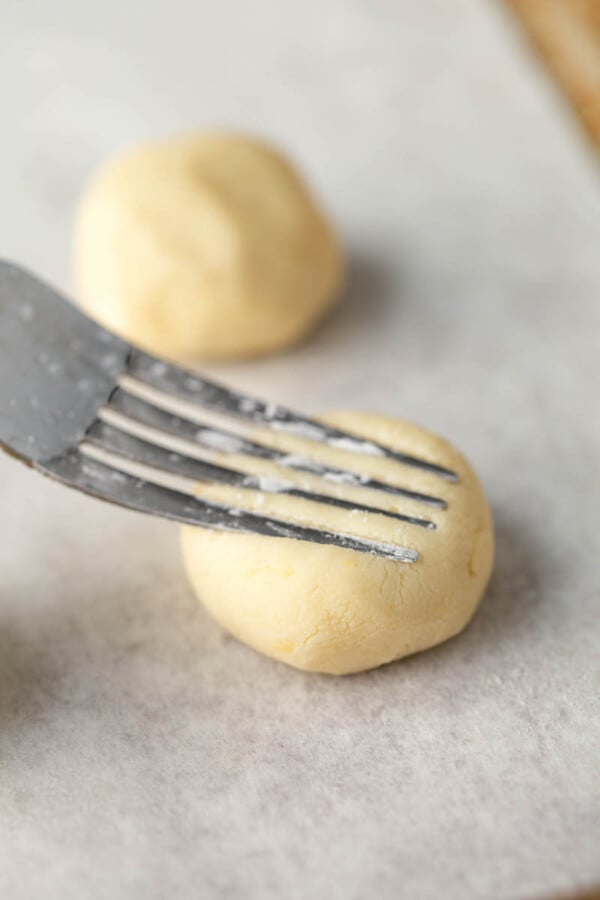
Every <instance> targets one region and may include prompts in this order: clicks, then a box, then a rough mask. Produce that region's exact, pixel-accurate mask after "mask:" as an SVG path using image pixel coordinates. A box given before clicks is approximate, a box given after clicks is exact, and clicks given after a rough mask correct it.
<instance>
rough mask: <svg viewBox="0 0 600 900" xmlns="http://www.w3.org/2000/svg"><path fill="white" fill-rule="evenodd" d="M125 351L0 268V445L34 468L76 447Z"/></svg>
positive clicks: (15, 272)
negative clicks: (35, 464) (34, 465)
mask: <svg viewBox="0 0 600 900" xmlns="http://www.w3.org/2000/svg"><path fill="white" fill-rule="evenodd" d="M129 349H130V348H129V345H128V344H126V343H125V341H122V340H120V338H118V337H116V336H115V335H114V334H112V333H111V332H109V331H106V330H105V329H104V328H101V327H100V326H99V325H97V324H96V323H95V322H92V320H91V319H89V318H88V317H87V316H84V315H83V314H82V313H80V312H79V310H77V309H76V308H75V307H74V306H72V305H71V304H70V303H69V302H67V301H66V300H65V298H64V297H62V296H61V295H60V294H59V293H58V292H57V291H54V290H53V289H52V288H51V287H49V286H48V285H46V284H44V283H42V282H41V281H40V280H39V279H37V278H35V277H34V276H33V275H30V274H29V273H28V272H26V271H25V270H24V269H22V268H20V267H19V266H15V265H13V264H12V263H8V262H2V261H0V443H1V444H2V445H3V446H4V447H5V448H7V449H8V450H9V451H11V452H13V453H16V454H18V455H19V456H21V457H23V458H24V459H25V460H29V461H31V462H43V461H44V460H48V459H51V458H52V457H54V456H56V455H58V454H61V453H63V452H64V451H65V450H66V449H67V448H68V447H72V446H73V445H74V444H77V442H78V441H79V440H80V439H81V438H82V436H83V433H84V432H85V430H86V428H87V427H88V425H89V424H90V423H91V422H92V421H93V420H94V418H95V415H96V410H97V408H98V406H100V405H101V404H102V403H104V402H105V401H106V400H107V399H108V397H109V395H110V392H111V390H112V389H113V388H114V384H115V379H116V378H117V376H118V375H119V374H120V373H121V372H123V371H124V369H125V363H126V359H127V355H128V353H129Z"/></svg>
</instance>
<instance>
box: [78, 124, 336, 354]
mask: <svg viewBox="0 0 600 900" xmlns="http://www.w3.org/2000/svg"><path fill="white" fill-rule="evenodd" d="M342 270H343V264H342V254H341V251H340V248H339V245H338V242H337V239H336V236H335V234H334V232H333V229H332V227H331V226H330V225H329V224H328V222H327V220H326V218H325V216H324V214H323V213H322V212H321V210H320V209H319V207H318V205H317V203H316V202H315V200H314V199H313V197H312V196H311V194H310V193H309V191H308V189H307V187H306V185H305V184H304V183H303V180H302V178H301V177H300V175H299V173H298V172H297V171H296V170H295V169H294V168H293V167H292V165H291V164H290V163H289V162H288V161H287V160H286V159H285V158H284V157H283V156H281V155H280V154H279V153H278V152H277V151H275V150H274V149H273V148H272V147H270V146H268V145H266V144H264V143H261V142H260V141H257V140H251V139H249V138H247V137H244V136H241V135H238V134H227V133H199V134H196V135H192V136H188V137H181V138H175V139H171V140H167V141H164V142H162V143H156V144H149V145H147V146H142V147H139V148H137V149H134V150H132V151H131V152H129V153H127V154H125V155H124V156H121V157H120V158H117V159H115V160H114V161H113V162H111V163H109V164H108V165H107V166H105V167H104V168H103V169H102V170H101V171H100V172H99V173H98V174H97V176H96V177H95V178H94V179H93V181H92V183H91V184H90V186H89V188H88V189H87V191H86V192H85V194H84V197H83V200H82V203H81V207H80V211H79V216H78V222H77V234H76V279H77V287H78V292H77V295H78V299H79V302H80V303H81V305H82V306H83V307H84V308H85V309H86V310H87V311H88V312H89V313H90V314H91V315H92V316H94V317H95V318H97V319H98V320H99V321H100V322H102V323H103V324H105V325H107V326H108V327H109V328H111V329H113V330H114V331H116V332H118V333H119V334H121V335H123V336H124V337H126V338H128V339H130V340H132V341H133V342H135V343H138V344H140V345H142V346H143V347H145V348H146V349H148V350H150V351H152V352H154V353H156V354H157V355H159V356H167V357H171V358H174V359H182V360H185V359H194V358H200V357H205V358H210V357H216V358H218V357H240V356H251V355H256V354H261V353H267V352H270V351H274V350H278V349H280V348H282V347H285V346H287V345H288V344H291V343H293V342H295V341H297V340H299V339H300V338H302V337H303V336H304V335H305V334H306V333H307V332H309V331H310V330H311V329H312V328H313V326H314V325H315V324H316V323H317V322H318V320H319V319H320V318H321V317H322V316H323V314H324V313H325V312H326V311H327V309H329V307H330V306H331V305H332V303H333V302H334V301H335V299H336V297H337V295H338V293H339V289H340V286H341V283H342V274H343V271H342Z"/></svg>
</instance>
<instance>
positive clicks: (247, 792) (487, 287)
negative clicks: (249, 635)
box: [0, 0, 600, 900]
mask: <svg viewBox="0 0 600 900" xmlns="http://www.w3.org/2000/svg"><path fill="white" fill-rule="evenodd" d="M542 6H544V4H540V3H538V4H537V7H538V8H541V7H542ZM515 7H520V8H521V11H522V9H523V8H524V7H525V4H522V3H517V2H515V3H514V4H510V5H509V4H503V3H501V2H497V0H421V2H418V3H416V2H413V0H380V2H378V3H373V2H368V0H303V2H302V3H295V2H292V0H286V2H281V0H279V2H277V0H255V2H252V3H240V2H234V0H219V2H218V3H210V2H204V0H200V2H192V0H170V2H159V0H145V2H141V0H130V2H128V3H126V4H123V3H117V2H115V0H104V2H103V3H98V4H92V3H81V2H76V0H54V2H52V3H48V2H47V0H37V2H36V0H2V2H1V3H0V95H1V99H2V102H1V114H2V120H1V121H2V124H1V140H0V254H1V255H2V257H5V258H9V259H14V260H15V261H18V262H21V263H23V264H26V265H27V266H28V267H30V268H32V269H33V270H34V271H37V272H38V273H40V274H41V275H43V276H45V277H46V278H47V279H49V280H50V281H52V282H53V283H55V284H57V285H59V286H61V287H62V288H64V289H66V290H68V289H70V288H71V286H72V262H71V247H72V229H73V220H74V214H75V209H76V206H77V202H78V198H79V196H80V193H81V190H82V188H83V185H84V183H85V182H86V180H87V179H88V178H89V176H90V175H91V173H92V172H93V171H94V170H95V169H96V168H97V167H98V166H99V165H100V164H101V163H102V162H103V161H104V160H105V159H106V158H107V157H109V156H111V155H114V154H115V153H117V152H119V151H121V150H123V149H125V148H126V147H128V146H129V145H130V144H132V143H135V142H138V141H142V140H144V139H149V138H154V137H162V136H164V135H168V134H170V133H177V132H180V131H188V130H191V129H194V128H198V127H203V126H211V125H218V126H227V127H234V128H241V129H246V130H249V131H251V132H254V133H256V134H257V135H259V136H262V137H266V138H269V139H272V140H274V141H275V142H276V143H277V144H279V145H280V146H281V147H282V148H283V149H284V150H285V151H287V152H288V153H289V154H290V155H291V157H292V159H294V160H295V161H296V162H297V163H298V164H299V166H300V167H301V169H303V170H304V172H305V173H306V174H307V176H308V178H309V181H310V182H311V183H312V185H313V186H314V188H315V189H316V192H317V194H318V196H319V197H320V199H321V200H322V202H323V204H324V206H325V208H326V209H327V210H328V211H329V212H330V214H331V216H332V218H333V220H334V222H335V223H336V224H337V227H338V229H339V230H340V232H341V234H342V236H343V239H344V242H345V245H346V247H347V250H348V254H349V261H350V277H349V282H348V286H347V289H346V293H345V296H344V298H343V301H342V303H341V304H340V306H339V308H338V309H337V310H336V311H335V312H334V313H333V314H332V315H331V316H330V318H329V319H328V320H327V321H326V323H325V324H324V326H323V327H322V328H321V329H320V330H319V331H318V332H317V333H316V334H315V335H314V337H312V338H311V339H310V340H309V341H307V342H306V343H304V344H302V345H300V346H299V347H297V348H295V349H293V350H292V351H290V352H289V353H286V354H284V355H281V356H278V357H273V358H270V359H264V360H259V361H255V362H252V363H251V364H248V363H237V364H234V363H229V364H220V365H217V364H213V365H211V366H206V367H204V368H205V370H206V371H207V372H211V373H212V374H217V375H218V376H219V377H221V378H223V379H225V380H228V381H230V382H231V383H232V384H234V385H237V386H240V387H243V388H246V389H248V390H252V391H255V392H259V393H261V394H264V395H267V396H268V397H270V398H271V399H274V400H279V401H283V402H286V403H289V404H291V405H294V406H298V407H300V408H303V409H305V410H306V411H308V412H315V413H317V412H320V411H323V410H326V409H335V408H340V407H345V408H348V407H349V408H356V409H361V408H364V409H372V410H376V411H379V412H383V413H388V414H391V415H397V416H402V417H406V418H408V419H414V420H416V421H418V422H420V423H422V424H424V425H426V426H428V427H431V428H432V429H434V430H436V431H439V432H440V433H442V434H445V435H447V436H448V437H449V438H450V439H452V440H453V441H455V442H456V443H457V444H458V446H460V447H461V448H463V449H464V451H465V452H466V453H467V455H468V456H469V457H470V458H471V459H472V461H473V462H474V464H475V467H476V468H477V469H478V471H479V472H480V474H481V476H482V479H483V482H484V484H485V486H486V489H487V491H488V493H489V496H490V499H491V502H492V505H493V507H494V510H495V514H496V518H497V529H498V563H497V571H496V575H495V577H494V581H493V583H492V586H491V589H490V591H489V593H488V596H487V597H486V599H485V600H484V603H483V606H482V610H481V613H480V614H479V615H478V617H477V619H476V620H475V622H474V624H473V626H472V627H471V628H470V629H469V631H468V632H467V633H466V634H465V635H464V636H463V637H461V638H460V639H459V640H457V641H455V642H451V644H450V645H448V646H447V647H442V648H439V649H437V650H434V651H432V652H430V653H428V654H425V655H424V656H423V657H419V658H418V659H414V660H409V661H408V662H407V663H406V664H405V665H403V667H402V669H400V668H399V667H398V666H392V667H387V669H385V670H381V671H378V672H374V673H370V674H369V675H368V676H364V677H361V678H356V679H349V680H346V681H344V682H340V681H335V680H330V679H326V678H320V677H311V676H304V675H300V674H299V673H294V672H291V670H285V669H284V668H283V667H279V666H276V665H274V664H273V663H271V662H269V661H267V660H264V659H262V658H259V657H257V656H256V655H255V654H253V653H252V652H251V651H249V650H247V649H246V648H244V647H241V646H240V645H237V644H235V643H234V642H232V641H229V640H228V639H226V638H224V637H222V635H221V632H220V631H219V629H218V628H217V626H215V625H214V624H213V623H211V622H209V620H208V618H207V617H206V616H205V615H204V614H203V613H202V611H200V610H199V609H197V608H196V606H195V604H194V601H193V600H192V599H191V597H190V594H189V589H188V588H187V586H186V585H185V583H184V581H183V577H182V576H181V574H180V569H179V562H178V558H177V540H176V534H174V532H173V530H172V529H171V528H170V526H168V525H166V524H165V523H159V522H152V521H147V520H141V519H139V518H137V517H135V516H130V515H128V514H127V513H124V512H120V511H117V510H113V509H108V508H106V507H104V506H102V505H99V504H96V506H94V505H93V504H91V503H89V502H88V501H87V500H86V499H85V498H79V497H76V496H74V495H72V494H69V493H68V492H63V491H61V490H60V489H59V488H56V487H55V486H54V485H49V484H46V483H43V484H40V483H39V480H36V481H35V482H34V481H33V480H32V479H33V476H31V475H30V473H28V472H27V471H26V470H24V469H23V470H21V469H20V468H17V467H16V464H15V463H13V462H12V461H8V460H2V461H1V466H0V477H1V480H2V497H3V506H4V509H5V514H6V518H5V523H4V525H3V528H5V529H6V531H5V535H4V540H3V542H2V547H0V571H1V572H2V575H1V577H0V581H1V582H2V584H3V586H4V587H3V597H4V599H3V604H2V610H1V612H0V676H1V678H0V749H2V752H3V756H2V768H1V770H0V771H1V773H2V774H1V776H0V791H1V794H0V796H2V798H3V799H2V807H3V814H2V820H3V821H2V822H0V835H1V837H2V840H1V841H0V860H1V861H2V868H1V869H0V885H4V892H5V894H6V896H10V897H12V898H15V900H21V898H30V897H31V898H33V897H49V898H55V897H56V898H59V897H60V898H61V900H64V898H65V897H75V896H78V897H83V896H85V897H90V898H94V900H95V898H98V900H100V898H107V897H110V898H113V897H140V898H141V897H145V898H149V897H151V898H160V897H167V896H179V897H190V898H191V897H197V896H198V895H199V893H202V895H203V896H215V897H238V896H244V897H247V898H254V897H256V898H263V897H267V898H271V897H273V898H275V897H283V896H285V897H287V898H290V900H295V898H305V897H317V898H320V897H323V898H325V897H327V898H342V897H345V898H347V897H356V898H357V900H358V898H363V897H375V896H378V897H381V898H392V897H393V898H397V897H407V898H408V897H411V898H435V897H440V896H442V895H443V896H445V897H448V898H450V897H461V898H463V900H467V898H473V900H482V898H490V900H492V898H498V897H507V898H508V897H514V898H517V897H541V896H551V895H553V896H555V895H556V894H557V893H559V892H562V893H565V892H567V893H569V892H571V893H572V892H573V891H574V890H576V889H578V888H585V887H586V886H589V885H591V884H593V883H594V882H597V881H598V879H600V867H599V861H598V853H597V850H598V841H597V837H598V825H599V813H600V797H599V796H598V787H599V782H600V777H599V776H600V773H599V771H598V758H597V737H598V734H597V732H598V717H597V712H598V705H597V699H598V698H597V685H596V687H594V683H595V682H594V679H595V678H596V675H597V673H598V653H597V651H598V646H597V638H596V635H595V628H594V623H595V621H596V613H597V590H598V567H597V565H598V564H597V559H598V556H597V552H598V549H599V548H598V537H597V524H596V522H597V496H596V495H597V488H598V481H597V460H598V450H599V448H600V434H599V428H600V416H599V415H598V384H599V377H600V364H599V354H598V344H599V340H598V339H599V336H600V305H599V302H598V298H599V294H600V250H599V248H600V192H599V190H598V168H597V158H596V151H595V150H594V147H593V141H592V140H590V139H589V137H588V136H585V135H584V130H583V129H582V128H581V126H580V123H579V121H578V119H577V117H576V115H575V113H573V112H572V110H571V109H569V107H568V105H567V103H566V101H565V99H564V96H563V95H561V93H560V91H559V90H558V89H557V86H556V83H554V82H553V80H552V79H551V77H550V75H549V73H548V71H547V70H546V69H545V68H544V67H543V64H542V63H541V61H540V58H539V57H538V55H536V53H535V52H534V50H533V45H532V43H531V42H530V40H529V38H528V37H527V36H526V34H527V32H526V29H524V28H523V27H522V25H521V24H520V22H519V20H518V18H517V16H516V15H515ZM545 7H546V8H547V9H551V11H552V10H553V11H554V12H556V10H557V9H559V13H560V15H559V25H558V26H557V25H556V24H555V20H554V19H553V20H552V22H553V23H554V24H552V26H551V28H550V31H548V29H546V31H545V32H544V35H545V37H544V36H542V37H540V34H541V32H539V31H536V26H535V22H534V20H533V19H531V18H530V19H528V24H529V27H530V29H533V31H534V32H535V33H536V35H537V37H538V44H539V46H542V47H543V48H545V51H546V52H549V50H548V48H549V47H551V46H553V44H552V40H554V38H555V37H556V35H557V34H558V35H559V36H560V35H561V34H565V35H567V34H571V35H572V28H573V27H574V26H573V25H572V20H571V19H570V18H569V16H568V13H566V11H567V10H570V11H571V12H572V11H573V10H575V8H576V7H577V9H578V10H584V12H585V15H586V16H588V15H589V17H590V18H589V22H587V23H586V24H585V26H584V30H583V32H578V34H581V33H583V34H584V36H585V37H584V44H583V45H582V46H583V49H582V50H580V51H579V50H576V51H574V57H573V56H572V53H573V51H569V53H570V54H571V56H570V58H571V59H572V58H574V59H575V64H576V67H577V68H578V69H579V63H581V61H582V60H585V65H584V66H583V68H585V71H586V73H588V74H589V73H590V72H591V76H590V78H589V80H588V81H587V82H586V97H588V98H589V97H591V101H590V102H591V103H592V107H593V104H594V98H595V99H596V101H598V97H599V96H600V95H598V96H597V95H596V94H595V92H594V90H593V84H594V83H595V81H594V79H595V74H594V73H595V71H596V69H595V68H594V66H595V63H594V61H593V60H594V59H595V57H594V54H593V48H594V46H595V40H596V39H595V33H594V31H593V24H592V14H593V15H595V12H596V11H597V7H594V5H593V4H591V3H589V4H584V5H581V4H576V3H573V4H570V3H569V0H564V3H562V4H559V3H558V2H557V0H556V2H554V3H553V4H551V3H546V4H545ZM584 7H585V9H584ZM565 15H566V16H567V17H566V18H565V17H564V16H565ZM536 21H537V20H536ZM579 21H581V20H579ZM561 22H562V25H561V24H560V23H561ZM532 23H533V24H532ZM565 23H566V24H565ZM577 27H580V25H578V26H577ZM548 34H550V36H551V39H550V43H549V42H548V41H549V38H548ZM552 35H554V38H552ZM590 48H592V50H590ZM567 68H568V70H569V72H571V68H570V67H567ZM564 71H565V67H564V65H563V67H562V69H561V72H562V73H564ZM570 77H571V76H569V78H568V79H567V81H568V83H569V85H571V81H570V80H569V79H570ZM590 84H591V85H592V87H590ZM571 93H572V94H573V92H572V90H571ZM586 108H587V107H586ZM588 118H589V117H588ZM586 121H587V120H586ZM588 128H589V129H590V130H591V131H593V129H592V127H591V126H590V125H589V121H588ZM23 499H26V501H27V503H26V504H24V503H23ZM107 536H108V537H109V538H110V539H109V540H107ZM148 557H151V562H148ZM32 560H34V561H35V562H32ZM149 596H151V597H152V602H151V604H150V605H149V604H148V597H149ZM258 693H260V696H258V695H257V694H258ZM423 710H426V711H427V715H426V716H424V714H423ZM299 786H302V788H301V790H300V787H299ZM299 794H300V795H299ZM199 886H200V887H201V888H202V890H200V887H199Z"/></svg>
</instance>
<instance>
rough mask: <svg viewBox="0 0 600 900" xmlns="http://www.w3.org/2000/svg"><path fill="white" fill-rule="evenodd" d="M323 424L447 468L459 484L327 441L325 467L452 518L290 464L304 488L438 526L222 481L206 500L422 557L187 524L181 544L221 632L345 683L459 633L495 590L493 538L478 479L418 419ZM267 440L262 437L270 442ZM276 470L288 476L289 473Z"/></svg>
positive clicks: (300, 448) (310, 448)
mask: <svg viewBox="0 0 600 900" xmlns="http://www.w3.org/2000/svg"><path fill="white" fill-rule="evenodd" d="M326 421H328V422H330V423H331V424H332V425H335V426H337V427H340V428H343V429H347V430H349V431H352V432H353V433H355V434H359V435H363V436H364V437H366V438H368V439H371V440H374V441H378V442H380V443H382V444H386V445H388V446H390V447H393V448H396V449H397V450H401V451H403V452H405V453H409V454H414V455H417V456H420V457H421V458H423V459H426V460H429V461H430V462H433V463H437V464H439V465H442V466H446V467H447V468H449V469H452V470H453V471H455V472H456V473H457V474H458V476H459V479H460V480H459V482H457V483H451V482H448V481H444V480H443V479H441V478H439V477H438V476H436V475H433V474H431V473H428V472H425V471H420V470H418V469H415V468H412V467H408V466H406V465H401V464H399V463H396V462H394V461H391V460H388V459H382V458H381V457H375V456H367V455H356V454H352V453H348V452H347V451H343V450H336V449H333V448H330V447H325V446H322V445H320V446H319V447H318V458H319V460H320V461H322V462H325V463H328V464H330V465H332V466H335V467H338V468H351V469H352V470H354V471H356V472H360V473H361V474H364V475H369V476H370V477H372V478H377V479H380V480H382V481H385V482H387V483H391V484H395V485H397V486H398V487H406V488H409V489H411V490H413V491H419V492H421V493H425V494H429V495H431V494H433V495H437V496H438V497H441V498H442V499H444V500H445V501H446V503H447V509H439V508H434V507H432V506H425V505H424V504H423V503H422V502H421V501H417V500H411V499H408V498H405V497H399V496H394V495H392V494H385V493H381V492H378V491H374V490H367V489H365V488H361V487H350V486H348V485H347V484H340V485H331V484H326V483H324V482H323V481H322V480H320V479H319V478H317V477H316V476H312V478H313V479H314V481H311V476H308V475H305V474H304V473H298V472H296V473H295V474H294V473H293V470H291V469H286V472H285V477H286V478H288V479H290V478H292V477H295V478H297V479H300V483H301V484H303V486H305V487H307V488H308V489H311V488H312V489H313V490H315V489H316V490H321V491H326V492H329V493H332V492H333V493H336V494H337V495H338V496H341V497H343V498H345V499H348V500H355V501H359V502H363V503H368V504H369V505H375V506H379V507H381V506H383V507H384V508H387V509H389V510H391V511H394V512H401V513H406V514H408V515H411V516H417V517H420V516H426V518H428V519H429V520H431V521H433V522H434V523H435V526H436V527H435V529H428V528H423V527H420V526H419V525H414V524H410V523H408V522H404V521H399V520H398V519H393V518H389V517H385V516H382V515H379V514H377V513H369V512H359V511H358V510H351V511H349V510H347V509H340V508H339V507H333V506H331V505H325V504H321V503H315V502H313V501H308V500H304V499H299V498H296V497H290V496H284V495H281V494H280V495H276V494H261V493H258V492H255V493H254V494H253V493H252V492H250V491H243V490H239V489H234V488H227V487H224V486H223V485H220V486H219V485H204V486H200V485H198V488H197V493H198V495H199V496H200V497H204V498H206V499H208V500H212V501H217V502H222V503H226V504H230V505H232V506H234V507H235V506H238V507H243V508H245V509H251V510H253V511H256V512H258V513H260V514H262V515H268V516H273V517H275V518H279V519H284V520H286V521H295V522H300V523H302V524H306V525H311V526H313V527H317V528H322V529H330V530H333V531H340V532H345V533H347V534H353V535H356V536H360V537H366V538H373V539H375V540H380V541H384V542H388V543H394V544H399V545H400V546H404V547H410V548H412V549H414V550H417V551H418V552H419V554H420V556H419V559H418V560H417V562H415V563H404V562H398V561H395V560H390V559H385V558H383V557H381V556H372V555H370V554H368V553H361V552H356V551H353V550H347V549H343V548H340V547H333V546H324V545H322V544H311V543H307V542H305V541H296V540H290V539H287V538H272V537H261V536H259V535H248V534H239V533H238V534H236V533H233V532H229V533H228V532H224V531H221V532H218V531H212V532H211V531H205V530H203V529H201V528H193V527H184V528H183V530H182V547H183V557H184V562H185V566H186V569H187V573H188V576H189V578H190V581H191V584H192V586H193V588H194V590H195V591H196V593H197V595H198V597H199V598H200V599H201V601H202V602H203V603H204V605H205V606H206V607H207V609H208V610H209V612H210V613H211V614H212V615H213V616H214V618H215V619H217V621H218V622H220V623H221V625H223V627H224V628H226V629H227V630H228V631H230V632H231V633H232V634H234V635H235V636H236V637H238V638H239V639H240V640H242V641H244V642H245V643H247V644H249V645H250V646H251V647H254V648H255V649H256V650H259V651H260V652H261V653H265V654H266V655H267V656H272V657H274V658H275V659H278V660H281V661H282V662H286V663H288V664H289V665H292V666H295V667H297V668H299V669H307V670H311V671H315V672H327V673H332V674H338V675H340V674H347V673H351V672H360V671H362V670H364V669H370V668H373V667H374V666H379V665H381V664H382V663H387V662H390V661H391V660H394V659H399V658H400V657H402V656H407V655H408V654H410V653H415V652H417V651H418V650H424V649H426V648H428V647H432V646H434V645H435V644H439V643H440V642H441V641H445V640H446V639H447V638H449V637H452V635H455V634H457V633H458V632H459V631H461V630H462V629H463V628H464V627H465V625H466V624H467V623H468V622H469V620H470V619H471V616H472V615H473V613H474V611H475V609H476V607H477V604H478V602H479V600H480V598H481V596H482V593H483V591H484V589H485V586H486V584H487V582H488V579H489V576H490V572H491V568H492V562H493V556H494V536H493V527H492V517H491V513H490V510H489V507H488V504H487V501H486V499H485V495H484V493H483V490H482V488H481V485H480V484H479V481H478V479H477V476H476V475H475V473H474V472H473V469H472V468H471V466H470V465H469V464H468V462H467V461H466V460H465V459H464V457H462V456H461V455H460V454H459V453H458V452H457V451H456V450H455V449H454V448H453V447H452V446H451V445H450V444H448V443H447V442H446V441H445V440H443V439H442V438H440V437H437V436H436V435H434V434H432V433H431V432H429V431H426V430H425V429H423V428H419V427H418V426H417V425H413V424H411V423H409V422H403V421H400V420H397V419H389V418H384V417H383V416H377V415H366V414H359V413H337V414H335V415H331V416H328V417H327V419H326ZM260 439H261V440H267V437H266V436H264V435H262V434H261V438H260ZM268 440H269V443H275V444H276V445H277V446H280V447H282V448H285V449H288V448H289V449H291V450H292V452H296V453H300V454H304V455H307V454H308V455H310V454H311V453H312V454H316V453H317V450H316V449H315V446H316V445H314V444H309V443H306V442H302V441H300V440H299V439H292V438H290V437H289V436H279V437H277V436H273V435H272V434H271V436H270V438H269V439H268ZM290 442H293V446H292V447H290ZM271 465H272V464H271ZM259 466H260V468H259ZM254 467H255V471H257V472H259V473H261V474H266V475H268V474H270V473H269V469H268V464H266V463H264V462H263V463H258V462H254ZM277 474H279V476H280V477H281V470H279V472H278V473H277Z"/></svg>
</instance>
